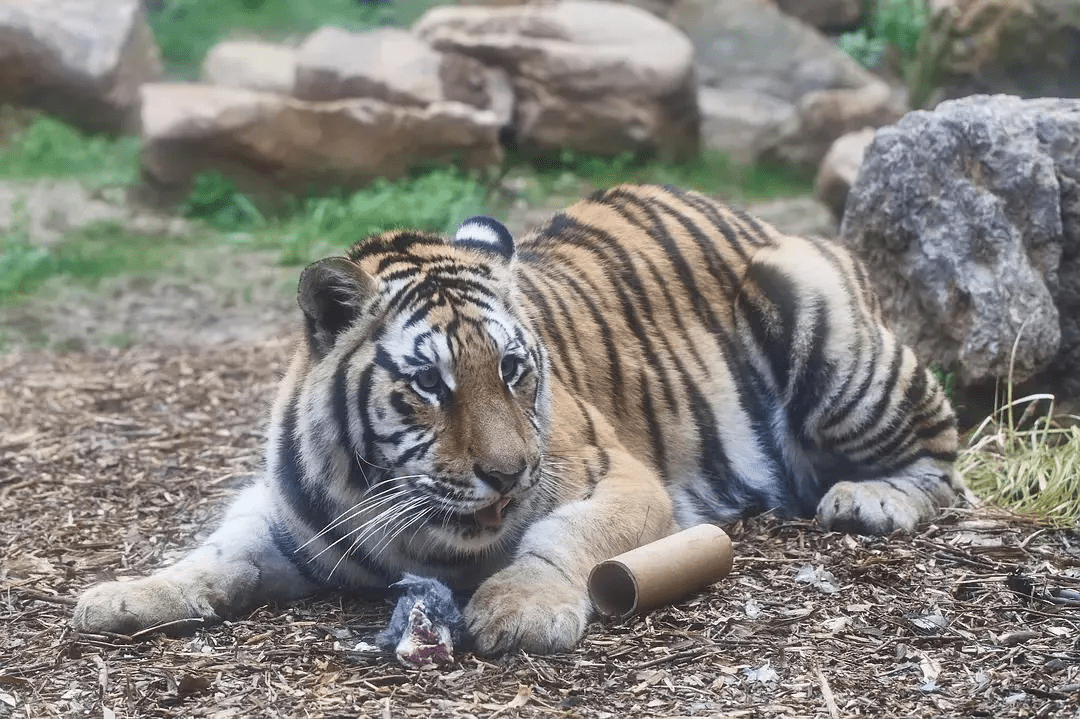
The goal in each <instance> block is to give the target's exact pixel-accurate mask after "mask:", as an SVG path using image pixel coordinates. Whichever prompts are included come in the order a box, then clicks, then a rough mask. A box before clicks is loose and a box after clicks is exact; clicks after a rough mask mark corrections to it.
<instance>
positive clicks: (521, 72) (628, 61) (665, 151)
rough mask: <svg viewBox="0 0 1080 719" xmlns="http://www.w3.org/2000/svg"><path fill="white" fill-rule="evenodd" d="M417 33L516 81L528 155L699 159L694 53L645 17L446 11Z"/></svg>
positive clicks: (428, 18) (584, 4)
mask: <svg viewBox="0 0 1080 719" xmlns="http://www.w3.org/2000/svg"><path fill="white" fill-rule="evenodd" d="M413 30H414V32H416V34H417V35H418V36H419V37H421V38H422V39H424V40H426V41H428V42H430V43H431V44H432V45H433V46H434V47H435V48H436V49H438V50H443V51H447V52H455V53H460V54H463V55H468V56H470V57H473V58H476V59H477V60H479V61H480V62H483V63H484V64H486V65H489V66H494V67H499V68H502V69H504V70H505V71H506V72H507V73H508V74H509V76H510V79H511V82H512V84H513V88H514V97H515V100H514V113H513V114H514V123H513V125H514V134H515V136H516V139H517V142H518V144H519V146H520V147H521V148H522V149H523V150H525V151H527V152H535V153H547V152H552V151H559V150H561V149H564V148H569V149H572V150H576V151H579V152H583V153H589V154H596V155H617V154H620V153H623V152H627V151H629V152H644V153H650V154H652V153H655V154H658V155H660V156H663V157H672V158H674V157H679V158H681V157H688V156H691V155H693V154H694V153H696V152H697V150H698V145H699V122H700V118H699V114H698V106H697V87H696V85H695V83H694V75H693V62H692V60H693V49H692V47H691V45H690V42H689V41H688V40H687V39H686V36H685V35H684V34H683V33H682V32H680V31H679V30H678V29H677V28H675V27H673V26H672V25H670V24H668V23H666V22H664V21H663V20H660V19H658V18H656V17H653V16H652V15H650V14H649V13H648V12H646V11H644V10H641V9H639V8H636V7H632V6H629V5H622V4H619V3H614V2H606V1H602V0H563V1H562V2H557V3H535V4H530V5H526V6H515V5H511V6H505V7H477V6H450V5H444V6H441V7H436V8H433V9H432V10H430V11H428V13H427V14H425V15H424V16H423V17H422V18H420V20H419V21H418V22H417V23H416V25H415V27H414V28H413Z"/></svg>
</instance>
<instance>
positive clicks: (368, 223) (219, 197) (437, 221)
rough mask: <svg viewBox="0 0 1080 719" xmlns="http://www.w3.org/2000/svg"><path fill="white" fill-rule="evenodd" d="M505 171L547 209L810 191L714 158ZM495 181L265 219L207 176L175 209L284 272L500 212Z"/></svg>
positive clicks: (341, 198)
mask: <svg viewBox="0 0 1080 719" xmlns="http://www.w3.org/2000/svg"><path fill="white" fill-rule="evenodd" d="M505 169H506V171H507V174H509V173H513V174H514V175H515V177H519V178H521V179H523V180H524V182H523V183H522V187H521V196H522V199H524V200H525V201H526V202H530V203H533V204H539V203H548V204H550V201H551V198H552V196H555V197H566V198H567V202H572V201H575V200H577V199H579V198H580V197H582V196H584V195H586V194H588V193H589V192H590V191H592V190H595V189H600V188H605V187H610V186H612V185H615V184H619V183H626V182H630V183H655V184H669V183H670V184H674V185H677V186H679V187H682V188H686V189H693V190H698V191H701V192H704V193H706V194H710V195H714V196H719V197H722V198H724V199H729V200H730V199H735V200H739V201H745V200H753V199H767V198H773V197H778V196H792V195H803V194H807V193H809V192H811V191H812V184H811V181H810V178H809V177H805V176H801V175H798V174H796V173H793V172H788V171H781V170H772V169H768V168H759V167H745V166H739V165H735V164H732V163H730V162H728V161H727V159H726V158H725V157H723V156H722V155H719V154H715V153H712V154H706V155H705V156H703V157H701V158H699V159H696V160H693V161H690V162H686V163H681V164H666V163H659V162H648V161H639V160H636V159H634V158H632V157H630V156H622V157H616V158H597V157H587V156H580V155H574V154H573V153H562V155H561V156H560V157H559V158H557V159H556V160H554V161H553V160H548V161H546V162H545V161H540V163H539V164H538V165H534V164H531V163H527V162H525V161H524V160H520V159H514V160H512V161H510V162H509V163H508V165H507V167H506V168H505ZM496 183H497V181H496ZM496 183H493V182H492V181H490V180H482V179H481V178H480V177H479V176H478V175H477V174H475V173H468V172H465V171H462V170H460V169H457V168H453V167H436V168H433V169H428V170H426V171H422V172H418V173H417V174H414V175H412V176H410V177H406V178H403V179H400V180H395V181H390V180H386V179H379V180H376V181H375V182H374V183H373V184H372V185H371V186H369V187H366V188H364V189H362V190H359V191H357V192H354V193H351V194H340V195H335V196H319V197H309V198H303V199H297V200H296V204H295V209H294V210H293V211H292V212H291V213H290V214H289V215H288V216H287V217H285V218H276V219H275V218H271V219H267V218H265V217H263V215H262V214H260V213H259V211H258V210H257V209H256V208H255V206H254V204H253V203H252V202H251V201H250V200H249V199H248V198H247V197H246V196H245V195H243V194H242V193H240V192H238V191H237V189H236V186H235V185H234V184H233V183H232V181H231V180H229V179H228V178H227V177H224V176H222V175H220V174H217V173H207V174H205V175H200V176H199V177H198V178H196V182H195V184H194V187H193V189H192V192H191V194H190V195H189V197H188V199H187V201H186V202H185V203H184V205H183V208H182V209H183V212H184V214H185V215H187V216H188V217H193V218H199V219H202V220H204V221H205V222H206V223H207V224H208V225H209V226H210V227H212V228H214V229H216V230H219V231H228V232H232V233H234V234H233V236H234V238H236V239H241V240H246V241H248V242H251V243H253V244H255V245H257V246H261V247H271V248H277V249H280V251H281V262H282V263H283V264H286V265H299V264H305V263H307V262H310V261H312V260H313V259H315V257H316V256H321V255H322V254H324V253H325V252H327V251H331V252H336V251H340V250H341V249H343V248H346V247H348V246H350V245H351V244H352V243H354V242H356V241H358V240H360V239H362V238H364V237H366V236H368V235H372V234H376V233H380V232H385V231H387V230H392V229H397V228H411V229H418V230H424V231H429V232H438V233H451V232H453V230H454V229H455V228H456V227H457V226H458V224H459V223H460V222H461V221H462V220H464V219H465V218H467V217H469V216H472V215H477V214H485V213H492V212H494V213H495V214H499V209H500V208H499V207H495V206H493V205H498V204H499V203H500V202H502V201H503V200H499V199H494V198H495V197H496V196H497V195H499V193H498V192H494V189H495V188H494V186H493V185H494V184H496ZM504 199H505V198H504Z"/></svg>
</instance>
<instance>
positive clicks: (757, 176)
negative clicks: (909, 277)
mask: <svg viewBox="0 0 1080 719" xmlns="http://www.w3.org/2000/svg"><path fill="white" fill-rule="evenodd" d="M510 165H511V166H512V167H514V168H516V169H520V168H526V171H527V172H528V171H533V169H534V170H535V172H536V175H537V178H538V180H539V184H540V187H541V188H542V190H543V191H545V192H547V193H548V194H551V193H553V192H559V191H560V189H562V190H565V189H567V186H572V185H575V184H577V185H580V184H585V185H588V186H589V187H591V188H592V189H603V188H607V187H611V186H612V185H618V184H622V183H635V184H657V185H666V184H671V185H676V186H678V187H681V188H683V189H687V190H697V191H698V192H703V193H705V194H707V195H713V196H716V197H720V198H723V199H728V200H740V201H745V200H763V199H772V198H775V197H790V196H793V195H805V194H809V193H811V192H813V178H812V177H811V176H810V175H807V174H805V173H799V172H797V171H794V170H789V169H784V168H772V167H765V166H750V165H740V164H737V163H734V162H732V161H731V160H729V159H728V157H727V156H726V155H724V154H723V153H722V152H717V151H714V150H705V151H703V152H702V153H701V154H700V155H699V156H697V157H695V158H693V159H691V160H687V161H685V162H679V163H670V162H659V161H657V160H647V159H641V158H637V157H634V156H633V155H632V154H629V153H627V154H623V155H619V156H617V157H591V156H588V155H580V154H577V153H574V152H572V151H569V150H564V151H563V152H562V153H560V154H559V155H553V156H549V157H546V158H540V159H538V160H533V161H531V162H527V161H525V160H523V159H521V158H513V159H511V160H510Z"/></svg>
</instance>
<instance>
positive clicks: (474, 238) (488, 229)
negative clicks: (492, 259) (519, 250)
mask: <svg viewBox="0 0 1080 719" xmlns="http://www.w3.org/2000/svg"><path fill="white" fill-rule="evenodd" d="M454 244H455V245H461V246H462V247H468V248H471V249H474V250H480V251H481V252H488V253H493V254H496V255H498V256H499V257H502V258H503V259H504V260H510V259H513V257H514V236H513V235H511V234H510V230H508V229H506V226H505V225H504V224H503V223H501V222H499V221H498V220H496V219H494V218H491V217H483V216H477V217H470V218H469V219H467V220H465V221H464V222H462V223H461V226H460V227H458V228H457V232H455V233H454Z"/></svg>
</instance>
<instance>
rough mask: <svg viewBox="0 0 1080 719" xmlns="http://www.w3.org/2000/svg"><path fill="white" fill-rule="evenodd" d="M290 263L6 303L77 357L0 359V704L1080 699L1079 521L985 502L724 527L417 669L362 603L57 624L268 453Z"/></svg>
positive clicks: (218, 507) (900, 706)
mask: <svg viewBox="0 0 1080 719" xmlns="http://www.w3.org/2000/svg"><path fill="white" fill-rule="evenodd" d="M296 274H297V270H296V268H292V269H289V268H284V269H282V268H279V267H276V266H275V265H274V264H273V263H272V262H270V261H268V258H267V257H266V256H260V255H258V254H257V253H236V252H226V251H224V250H222V251H221V253H220V254H214V253H213V252H211V253H210V254H202V255H199V256H198V257H194V256H193V257H192V258H189V259H188V260H186V261H185V263H184V266H183V267H181V268H178V269H177V271H176V272H174V273H172V274H170V276H168V277H159V278H156V279H154V278H143V279H138V278H116V279H114V280H110V281H108V282H105V283H103V284H102V285H101V286H99V287H98V288H97V289H95V290H90V289H79V288H72V287H66V286H63V285H59V284H58V285H55V286H53V285H50V286H49V287H48V288H47V289H46V291H45V292H44V293H43V294H42V295H40V296H38V297H37V298H36V299H34V300H33V301H32V302H30V303H28V304H25V305H22V306H19V307H15V308H5V309H4V310H3V313H4V314H3V317H0V326H2V327H6V328H7V331H9V332H12V331H13V330H12V328H16V329H18V328H22V329H18V332H21V333H23V334H20V335H19V336H31V335H34V334H37V335H44V336H48V337H55V336H57V335H60V336H63V337H68V338H70V342H68V346H69V347H72V348H78V349H79V350H80V351H69V352H58V351H49V350H44V349H40V348H39V347H35V346H34V343H32V342H21V343H15V344H13V345H10V346H9V351H8V352H7V353H6V354H2V355H0V516H2V517H3V521H2V522H0V617H2V618H3V621H2V624H3V631H2V632H0V717H20V719H21V718H23V717H50V716H56V717H69V716H104V717H174V716H185V717H231V716H275V717H308V716H326V717H355V716H381V717H404V716H424V717H427V716H455V717H457V716H460V717H497V716H526V717H532V716H549V715H562V716H583V717H627V716H648V717H659V716H664V717H679V716H714V717H839V716H893V717H932V716H971V717H990V716H993V717H1045V716H1054V717H1061V716H1080V709H1078V706H1080V533H1078V532H1076V531H1075V530H1071V531H1059V530H1052V529H1049V528H1046V527H1042V526H1039V525H1038V524H1035V523H1031V522H1028V521H1026V520H1023V519H1021V518H1016V517H1011V516H1007V515H1003V514H1000V513H997V512H994V511H992V510H990V509H986V508H982V509H972V508H967V509H958V510H953V511H950V512H948V513H946V514H944V515H943V516H941V517H940V518H939V519H938V520H937V521H935V522H933V523H930V524H926V525H924V526H922V527H920V528H919V529H918V531H917V532H916V533H915V534H913V535H896V536H892V537H887V538H866V537H851V536H847V535H842V534H833V533H826V532H823V531H822V530H821V529H820V528H819V527H817V526H816V525H815V524H814V523H813V522H791V521H788V522H781V521H778V520H776V519H774V518H770V517H762V518H757V519H753V520H750V521H746V522H740V523H737V524H735V525H732V526H729V527H727V530H728V531H729V533H730V534H731V536H732V538H733V539H734V541H735V567H734V570H733V571H732V573H731V574H730V575H729V576H728V577H726V578H725V579H724V580H722V581H721V582H720V583H718V584H716V585H714V586H713V587H711V588H709V589H708V590H706V591H703V592H700V593H697V594H695V595H693V596H690V597H688V598H686V599H685V600H683V601H680V602H678V603H676V604H674V605H672V606H669V607H666V608H663V609H660V610H657V611H654V612H652V613H650V614H647V615H644V616H637V617H634V618H632V619H630V620H628V621H626V622H623V623H595V624H594V625H592V626H591V627H590V630H589V632H588V635H587V637H586V638H585V640H584V641H583V642H582V643H581V645H580V646H579V647H578V648H577V649H575V650H574V651H572V652H569V653H567V654H563V655H559V656H553V657H541V656H530V655H526V654H515V655H512V656H506V657H502V658H497V659H487V658H481V657H477V656H474V655H472V654H469V653H459V655H458V656H457V657H456V659H455V661H454V663H453V664H451V665H449V666H446V667H442V668H438V669H428V670H415V669H406V668H404V667H403V666H401V665H399V664H398V663H397V662H396V661H395V660H394V658H393V657H392V656H390V655H386V654H383V653H380V652H370V651H354V649H355V648H356V647H357V646H358V644H359V643H360V642H364V641H366V642H370V641H371V639H372V635H373V634H374V633H375V632H377V631H378V630H380V629H381V628H382V627H383V626H384V625H385V623H386V622H387V620H388V619H389V606H388V605H387V604H385V603H384V602H382V601H371V600H363V599H360V598H355V597H331V598H324V599H320V600H311V601H307V602H302V603H299V604H297V605H293V606H289V607H262V608H260V609H258V610H256V611H255V612H253V613H252V614H250V615H249V616H246V617H240V618H235V619H232V620H230V621H228V622H225V623H224V624H218V625H206V626H201V627H198V628H197V629H195V630H194V631H193V632H191V633H189V634H188V635H186V636H180V637H168V636H163V635H160V634H146V635H143V636H138V637H126V636H119V635H89V634H78V633H75V632H73V631H72V630H71V629H70V628H69V627H68V625H67V622H68V619H69V617H70V613H71V607H72V604H73V603H74V601H75V598H76V597H77V596H78V594H79V593H80V592H81V591H82V590H83V589H85V588H86V587H87V586H89V585H90V584H92V583H94V582H97V581H101V580H105V579H112V578H117V577H126V576H136V575H140V574H144V573H147V572H150V571H153V570H155V569H157V568H159V567H161V566H163V565H164V564H166V563H167V562H168V561H169V560H170V559H172V558H175V557H176V556H177V555H178V554H179V553H180V552H182V551H183V549H184V548H185V547H190V546H191V545H192V544H193V543H194V542H195V541H197V538H198V537H199V536H201V535H203V534H205V533H207V532H208V531H209V530H210V529H211V528H212V527H213V526H214V522H215V521H216V520H217V518H218V517H219V516H220V514H221V512H222V509H223V506H224V504H225V503H226V502H227V500H228V497H229V496H231V494H232V493H233V492H234V491H235V489H236V488H237V487H239V486H242V485H243V484H244V483H245V482H247V481H250V478H251V477H252V476H253V475H254V473H256V472H258V471H259V466H260V459H259V455H260V446H261V443H262V441H263V439H264V436H265V418H266V414H267V408H268V403H269V401H270V399H271V397H272V394H273V390H274V387H275V384H276V383H277V381H278V379H279V377H280V376H281V373H282V372H283V370H284V367H285V363H286V362H287V359H288V355H289V352H290V350H291V341H290V340H289V339H288V335H289V332H290V330H291V328H292V326H293V325H294V324H295V320H296V318H295V314H296V312H295V310H294V309H293V308H294V306H295V305H294V300H293V299H292V292H293V290H292V287H295V277H296ZM27 327H30V328H31V329H30V330H29V331H28V330H27V329H26V328H27ZM110 337H112V338H113V339H112V340H110V339H109V338H110ZM116 337H120V338H121V339H123V338H124V337H127V339H126V340H124V341H118V340H117V339H116ZM38 344H40V343H38ZM110 344H113V345H115V344H123V345H124V347H122V348H121V347H116V346H112V347H110V346H109V345H110ZM129 345H130V346H129ZM53 346H55V345H53Z"/></svg>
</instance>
